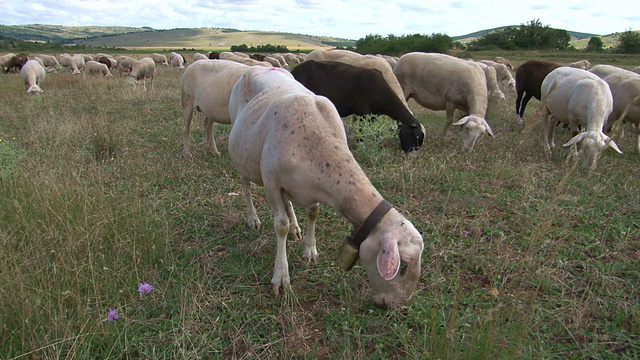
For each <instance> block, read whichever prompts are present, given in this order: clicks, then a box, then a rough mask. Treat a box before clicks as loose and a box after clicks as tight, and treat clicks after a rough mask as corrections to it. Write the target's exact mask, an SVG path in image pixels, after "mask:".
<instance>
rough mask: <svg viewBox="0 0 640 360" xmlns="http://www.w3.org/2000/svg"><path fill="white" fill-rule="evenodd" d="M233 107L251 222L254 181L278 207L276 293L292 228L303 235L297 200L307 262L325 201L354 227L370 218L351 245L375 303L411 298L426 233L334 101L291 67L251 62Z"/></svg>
mask: <svg viewBox="0 0 640 360" xmlns="http://www.w3.org/2000/svg"><path fill="white" fill-rule="evenodd" d="M229 114H230V116H231V122H232V128H231V133H230V134H229V155H230V156H231V160H232V162H233V164H234V165H235V167H236V168H237V170H238V172H239V173H240V174H241V176H242V185H243V189H244V192H245V194H244V195H245V201H246V205H247V224H248V226H249V227H252V228H256V229H257V228H259V226H260V220H259V218H258V216H257V213H256V209H255V207H254V205H253V202H252V200H251V182H253V183H255V184H258V185H262V186H264V189H265V193H266V197H267V202H268V203H269V206H270V207H271V210H272V213H273V223H274V228H275V233H276V238H277V251H276V261H275V266H274V274H273V278H272V279H271V284H272V286H273V289H274V292H275V293H276V295H277V294H278V293H279V290H280V288H284V289H285V290H288V289H290V276H289V265H288V260H287V250H286V240H287V235H288V234H291V235H292V236H293V237H295V238H298V239H300V238H302V232H301V230H300V228H299V226H298V223H297V220H296V217H295V213H294V210H293V205H292V203H293V204H296V205H297V206H303V207H305V208H306V209H307V228H306V234H305V236H304V240H303V242H302V244H303V248H304V249H303V258H304V259H306V260H307V262H316V261H317V259H318V251H317V249H316V237H315V223H316V219H317V216H318V212H319V204H320V203H322V204H326V205H328V206H330V207H331V208H333V209H335V210H336V211H338V212H339V213H340V214H342V215H343V216H344V217H346V218H347V219H348V220H349V221H350V222H351V223H352V224H353V225H354V227H355V228H356V229H359V228H361V225H363V224H365V223H367V225H365V226H362V228H361V229H360V230H359V231H358V232H356V235H355V238H356V239H359V240H358V241H357V242H360V241H362V242H361V244H353V243H352V242H353V240H352V241H351V242H349V243H351V244H352V245H346V246H353V247H352V248H353V249H354V250H353V251H355V252H356V253H351V254H352V255H353V260H356V259H357V256H358V255H357V254H359V257H360V260H361V261H362V263H363V265H364V268H365V270H366V273H367V276H368V278H369V283H370V285H371V288H372V290H373V301H374V303H375V304H376V305H378V306H382V307H391V308H395V307H398V306H400V305H402V304H404V303H406V302H407V301H408V300H409V298H410V297H411V294H412V293H413V291H414V290H415V288H416V284H417V282H418V278H419V276H420V259H421V255H422V250H423V247H424V243H423V239H422V236H421V235H420V233H419V232H418V231H417V230H416V228H415V227H414V226H413V224H412V223H411V222H410V221H408V220H407V219H406V218H404V216H402V215H401V214H400V213H399V212H398V211H396V210H395V209H393V208H392V207H391V205H389V204H388V202H386V201H385V200H384V198H383V197H382V195H381V194H380V193H379V192H378V191H377V190H376V188H375V187H374V186H373V184H371V182H370V181H369V179H368V178H367V176H366V175H365V173H364V172H363V171H362V169H361V168H360V166H359V165H358V163H357V161H356V160H355V159H354V157H353V155H352V154H351V151H350V150H349V148H348V146H347V138H346V134H345V130H344V126H343V123H342V120H341V118H340V116H339V115H338V112H337V111H336V109H335V107H334V106H333V105H332V104H331V102H330V101H329V100H328V99H327V98H325V97H323V96H318V95H315V94H313V93H312V92H311V91H309V90H307V89H306V88H305V87H304V86H302V85H301V84H300V83H298V82H297V81H295V79H294V78H293V76H292V75H291V73H289V72H288V71H287V70H284V69H279V68H264V67H257V66H254V67H251V68H249V69H248V70H247V71H246V72H245V73H244V74H243V75H242V77H241V78H240V79H239V80H238V82H237V83H236V85H235V86H234V88H233V91H232V92H231V98H230V104H229ZM376 209H378V210H377V211H376ZM380 210H382V211H380ZM367 219H369V221H367ZM372 219H375V220H372ZM370 222H371V224H369V223H370ZM362 231H364V233H363V232H362ZM347 265H349V264H347ZM345 268H349V266H347V267H345Z"/></svg>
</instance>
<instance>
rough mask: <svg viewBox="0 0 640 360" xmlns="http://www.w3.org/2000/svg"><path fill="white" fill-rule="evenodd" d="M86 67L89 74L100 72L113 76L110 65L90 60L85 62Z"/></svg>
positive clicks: (103, 74)
mask: <svg viewBox="0 0 640 360" xmlns="http://www.w3.org/2000/svg"><path fill="white" fill-rule="evenodd" d="M84 69H85V71H86V73H89V74H98V75H102V76H103V77H113V75H112V74H111V71H109V67H107V65H106V64H103V63H99V62H97V61H94V60H89V61H87V62H86V63H85V64H84Z"/></svg>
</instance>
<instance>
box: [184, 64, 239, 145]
mask: <svg viewBox="0 0 640 360" xmlns="http://www.w3.org/2000/svg"><path fill="white" fill-rule="evenodd" d="M248 68H249V66H247V65H244V64H240V63H237V62H235V61H230V60H208V59H207V60H201V61H196V62H194V63H193V64H191V65H189V67H187V69H186V70H185V71H184V74H183V75H182V78H181V79H180V92H181V102H182V118H183V123H182V124H183V126H182V146H183V154H184V155H186V156H189V155H191V152H190V151H189V129H190V127H191V119H192V117H193V111H194V110H198V111H200V112H201V113H203V114H204V116H205V122H204V129H205V134H206V137H207V144H208V145H209V150H210V151H211V153H212V154H213V155H220V152H219V151H218V148H217V147H216V142H215V140H214V139H213V124H214V123H219V124H230V123H231V119H230V118H229V97H230V96H231V90H232V89H233V85H235V84H236V81H238V79H239V78H240V76H242V74H244V72H245V71H246V70H247V69H248Z"/></svg>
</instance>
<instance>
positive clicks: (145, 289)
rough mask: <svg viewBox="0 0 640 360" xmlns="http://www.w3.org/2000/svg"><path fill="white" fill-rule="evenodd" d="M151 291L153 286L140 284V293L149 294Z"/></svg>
mask: <svg viewBox="0 0 640 360" xmlns="http://www.w3.org/2000/svg"><path fill="white" fill-rule="evenodd" d="M151 290H153V286H151V285H150V284H149V283H146V282H142V283H140V284H138V292H139V293H142V294H148V293H150V292H151Z"/></svg>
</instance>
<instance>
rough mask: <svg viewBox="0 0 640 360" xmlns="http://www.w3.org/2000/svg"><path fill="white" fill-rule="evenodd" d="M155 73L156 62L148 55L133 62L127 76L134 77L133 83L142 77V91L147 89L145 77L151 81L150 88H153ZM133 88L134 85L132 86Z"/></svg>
mask: <svg viewBox="0 0 640 360" xmlns="http://www.w3.org/2000/svg"><path fill="white" fill-rule="evenodd" d="M155 75H156V63H155V61H154V60H153V59H152V58H150V57H143V58H142V59H140V60H138V61H136V62H134V63H133V66H132V67H131V71H130V72H129V78H131V79H134V80H135V81H134V85H135V84H137V83H138V80H140V79H142V86H143V87H144V91H147V84H146V83H147V79H149V81H150V83H151V89H153V78H154V77H155ZM134 88H135V86H134Z"/></svg>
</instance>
